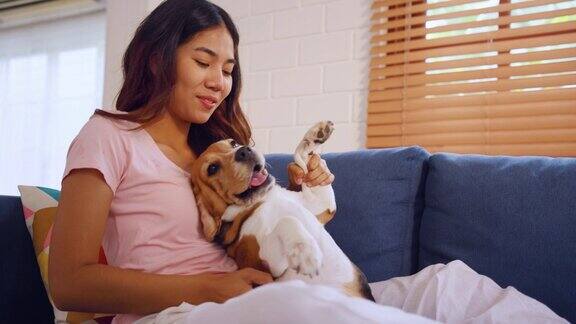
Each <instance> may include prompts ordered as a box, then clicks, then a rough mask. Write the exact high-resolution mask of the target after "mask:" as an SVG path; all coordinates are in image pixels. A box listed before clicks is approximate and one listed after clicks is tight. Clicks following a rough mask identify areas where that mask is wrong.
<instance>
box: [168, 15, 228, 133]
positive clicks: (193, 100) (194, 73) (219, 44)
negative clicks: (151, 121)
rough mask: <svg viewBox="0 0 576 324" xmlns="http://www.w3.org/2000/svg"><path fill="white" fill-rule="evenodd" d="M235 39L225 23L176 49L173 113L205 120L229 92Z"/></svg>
mask: <svg viewBox="0 0 576 324" xmlns="http://www.w3.org/2000/svg"><path fill="white" fill-rule="evenodd" d="M234 64H235V60H234V42H233V41H232V37H231V36H230V33H229V32H228V30H227V29H226V28H225V27H224V26H218V27H214V28H211V29H207V30H204V31H202V32H199V33H198V34H196V35H195V36H194V37H193V38H191V39H190V40H189V41H188V42H186V43H184V44H182V45H181V46H180V47H179V48H178V50H177V52H176V84H175V86H174V97H173V101H172V104H171V106H170V107H169V111H170V113H171V114H172V115H173V116H174V117H176V118H178V119H180V120H183V121H185V122H188V123H193V124H203V123H205V122H207V121H208V119H209V118H210V116H211V115H212V113H213V112H214V110H216V108H217V107H218V106H219V105H220V103H222V101H223V100H224V99H225V98H226V97H227V96H228V94H229V93H230V89H231V88H232V81H233V80H232V70H233V68H234Z"/></svg>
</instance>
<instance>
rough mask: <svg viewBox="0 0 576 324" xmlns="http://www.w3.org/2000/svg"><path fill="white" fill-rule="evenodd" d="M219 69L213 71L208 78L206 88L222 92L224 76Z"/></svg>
mask: <svg viewBox="0 0 576 324" xmlns="http://www.w3.org/2000/svg"><path fill="white" fill-rule="evenodd" d="M222 74H223V73H222V71H220V70H219V69H212V70H211V71H210V72H209V73H208V75H207V76H206V82H205V83H206V87H207V88H210V89H212V90H214V91H220V90H222V88H223V86H224V75H222Z"/></svg>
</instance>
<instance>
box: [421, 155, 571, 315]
mask: <svg viewBox="0 0 576 324" xmlns="http://www.w3.org/2000/svg"><path fill="white" fill-rule="evenodd" d="M575 194H576V159H569V158H546V157H487V156H480V155H458V154H436V155H433V156H432V157H431V158H430V160H429V172H428V177H427V181H426V192H425V197H426V204H425V209H424V214H423V217H422V223H421V231H420V252H419V268H420V269H422V268H424V267H426V266H428V265H431V264H435V263H447V262H449V261H451V260H456V259H460V260H463V261H464V262H465V263H467V264H468V265H469V266H470V267H472V268H473V269H474V270H476V271H477V272H479V273H480V274H483V275H487V276H489V277H490V278H492V279H494V280H495V281H496V282H497V283H498V284H500V285H501V286H509V285H510V286H514V287H515V288H517V289H518V290H520V291H521V292H523V293H525V294H527V295H529V296H531V297H533V298H536V299H537V300H539V301H541V302H543V303H544V304H546V305H548V306H549V307H550V308H551V309H552V310H554V311H555V312H557V313H558V314H559V315H560V316H563V317H565V318H567V319H568V320H571V321H576V308H575V307H574V301H575V300H576V280H574V274H575V273H576V249H575V246H576V197H575Z"/></svg>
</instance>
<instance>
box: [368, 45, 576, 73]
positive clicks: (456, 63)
mask: <svg viewBox="0 0 576 324" xmlns="http://www.w3.org/2000/svg"><path fill="white" fill-rule="evenodd" d="M566 57H576V47H574V48H566V49H555V50H547V51H538V52H528V53H519V54H509V53H506V54H499V55H494V56H486V57H477V58H470V59H462V60H451V61H444V62H431V63H411V64H403V65H393V66H386V67H382V68H376V67H375V66H377V65H376V64H375V63H374V62H373V64H372V66H373V67H372V68H371V71H370V78H371V79H376V78H382V77H388V76H394V75H402V74H415V73H423V72H426V71H433V70H444V69H455V68H462V67H468V66H481V65H494V64H498V65H506V64H510V63H516V62H530V61H543V60H551V59H558V58H566Z"/></svg>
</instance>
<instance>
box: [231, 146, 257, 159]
mask: <svg viewBox="0 0 576 324" xmlns="http://www.w3.org/2000/svg"><path fill="white" fill-rule="evenodd" d="M234 159H235V160H236V161H237V162H245V161H250V160H253V159H254V151H252V149H251V148H249V147H248V146H242V147H241V148H239V149H238V150H237V151H236V154H235V155H234Z"/></svg>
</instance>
